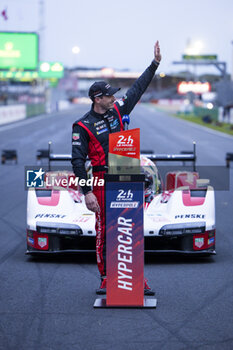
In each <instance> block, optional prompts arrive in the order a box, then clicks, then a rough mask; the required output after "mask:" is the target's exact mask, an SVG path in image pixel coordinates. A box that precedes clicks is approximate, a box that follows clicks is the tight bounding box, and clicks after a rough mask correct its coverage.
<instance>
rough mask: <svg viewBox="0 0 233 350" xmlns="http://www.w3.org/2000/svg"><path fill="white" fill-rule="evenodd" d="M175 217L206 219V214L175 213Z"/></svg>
mask: <svg viewBox="0 0 233 350" xmlns="http://www.w3.org/2000/svg"><path fill="white" fill-rule="evenodd" d="M175 219H205V215H204V214H181V215H175Z"/></svg>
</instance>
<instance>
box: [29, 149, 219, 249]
mask: <svg viewBox="0 0 233 350" xmlns="http://www.w3.org/2000/svg"><path fill="white" fill-rule="evenodd" d="M50 159H52V160H67V159H70V156H65V155H51V158H50ZM161 159H163V158H161V157H159V156H156V155H147V156H145V155H141V169H142V171H143V172H144V174H145V176H146V181H145V206H144V238H145V251H149V252H155V253H165V252H166V253H168V252H170V253H180V254H197V255H211V254H215V253H216V252H215V196H214V189H213V187H211V186H210V185H209V184H208V180H203V179H199V174H198V173H197V172H196V171H173V172H168V173H167V174H166V180H165V183H166V185H165V189H163V190H162V189H161V187H162V186H161V181H160V177H159V173H158V170H157V166H156V165H155V164H154V162H153V161H156V160H161ZM169 159H170V160H176V159H177V160H185V159H186V160H187V159H189V156H188V155H187V156H185V155H183V158H182V156H180V157H179V156H175V155H166V160H169ZM190 159H191V157H190ZM152 160H153V161H152ZM163 160H165V158H164V159H163ZM45 177H46V178H47V185H46V188H30V189H29V190H28V202H27V251H26V253H27V254H32V255H35V254H38V253H39V254H42V253H47V254H49V253H72V252H87V251H95V235H96V233H95V215H94V213H93V212H91V211H89V210H88V209H87V208H86V205H85V202H84V196H83V195H82V193H81V191H80V187H77V186H76V185H75V176H74V174H73V173H72V172H70V171H56V172H52V171H48V172H47V173H46V174H45ZM54 179H56V180H55V181H54Z"/></svg>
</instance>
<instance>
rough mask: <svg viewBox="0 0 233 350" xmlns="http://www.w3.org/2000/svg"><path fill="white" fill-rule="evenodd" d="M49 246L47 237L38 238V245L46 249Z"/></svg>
mask: <svg viewBox="0 0 233 350" xmlns="http://www.w3.org/2000/svg"><path fill="white" fill-rule="evenodd" d="M47 244H48V240H47V238H46V237H38V245H39V246H40V247H41V248H44V247H46V246H47Z"/></svg>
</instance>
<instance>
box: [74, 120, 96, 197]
mask: <svg viewBox="0 0 233 350" xmlns="http://www.w3.org/2000/svg"><path fill="white" fill-rule="evenodd" d="M88 143H89V135H88V133H87V131H86V130H85V129H84V128H82V127H81V126H80V125H78V124H74V125H73V133H72V160H71V163H72V166H73V172H74V174H75V176H76V177H78V178H79V181H80V180H81V179H85V182H86V180H87V172H86V169H85V162H86V159H87V155H88ZM80 188H81V189H82V192H83V194H84V195H85V194H86V193H87V192H89V191H91V190H92V189H91V187H90V186H86V185H85V186H80Z"/></svg>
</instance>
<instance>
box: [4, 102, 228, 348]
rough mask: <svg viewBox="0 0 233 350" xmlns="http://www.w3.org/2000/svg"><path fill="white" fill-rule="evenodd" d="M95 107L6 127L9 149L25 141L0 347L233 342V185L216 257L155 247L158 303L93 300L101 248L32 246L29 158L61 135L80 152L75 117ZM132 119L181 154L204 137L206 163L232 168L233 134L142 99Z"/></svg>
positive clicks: (12, 203)
mask: <svg viewBox="0 0 233 350" xmlns="http://www.w3.org/2000/svg"><path fill="white" fill-rule="evenodd" d="M88 108H89V106H85V105H83V106H78V107H77V110H75V111H71V112H60V113H58V114H54V115H51V116H49V117H48V116H47V117H45V116H42V117H41V116H40V117H36V118H33V119H30V120H27V121H22V122H18V123H15V124H13V125H9V126H3V127H1V128H0V150H1V149H5V148H6V149H12V148H15V149H17V151H18V157H19V161H18V165H14V164H5V165H0V186H1V191H0V195H1V207H0V218H1V219H0V349H1V350H52V349H54V350H60V349H62V350H76V349H82V350H84V349H87V350H89V349H90V350H92V349H93V350H103V349H111V350H118V349H125V350H137V349H138V350H139V349H140V350H141V349H147V350H150V349H151V350H152V349H160V350H166V349H169V350H170V349H171V350H173V349H174V350H175V349H205V350H210V349H211V350H212V349H232V348H233V292H232V291H233V255H232V247H233V229H232V226H233V225H232V223H233V220H232V213H233V204H232V202H233V189H232V187H233V186H232V179H233V172H232V170H231V174H230V177H231V186H230V189H229V188H228V187H229V186H228V183H227V181H226V183H225V187H223V189H224V190H219V191H217V192H216V217H217V247H216V248H217V255H216V256H214V257H211V258H191V259H189V258H185V257H171V256H162V257H161V256H153V255H150V256H146V264H145V275H146V277H147V278H148V279H149V283H150V285H151V286H152V287H153V288H154V289H155V290H156V297H157V299H158V305H157V308H156V309H150V310H145V309H144V310H142V309H141V310H140V309H93V303H94V301H95V298H96V295H95V288H96V287H97V286H98V285H99V278H98V273H97V267H96V263H95V256H94V255H91V254H89V255H87V256H71V257H51V258H43V259H41V260H36V259H32V258H30V257H27V256H25V255H24V252H25V248H26V240H25V227H26V191H25V189H24V166H25V165H28V166H30V165H35V164H36V162H35V154H36V150H37V149H39V148H46V147H47V142H48V141H49V140H51V141H52V142H53V150H54V152H59V153H63V152H64V153H69V152H70V149H71V147H70V135H71V125H72V122H73V121H74V120H76V119H78V118H79V117H81V116H82V115H83V113H84V112H85V111H87V109H88ZM131 119H132V123H131V128H133V127H140V129H141V148H142V149H153V150H154V151H155V152H156V153H165V152H168V153H179V152H180V151H181V150H189V149H192V141H193V140H195V141H196V142H197V157H198V164H201V165H205V166H206V165H218V166H222V167H224V165H225V160H224V159H225V153H226V152H230V151H231V152H233V137H230V136H225V135H222V134H220V133H215V132H212V131H210V130H207V129H204V128H200V127H198V126H195V125H191V124H189V123H187V122H184V121H182V120H177V119H176V118H173V117H169V116H168V115H166V114H165V113H162V112H158V111H156V110H155V109H154V108H153V107H148V106H147V107H145V106H143V105H138V106H137V107H136V108H135V110H134V112H133V113H132V116H131Z"/></svg>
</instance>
